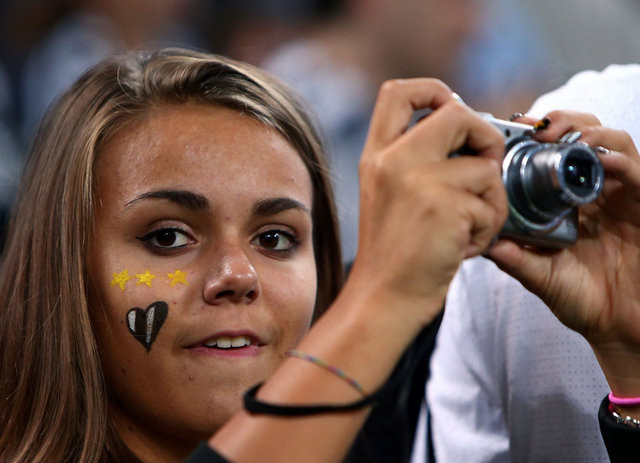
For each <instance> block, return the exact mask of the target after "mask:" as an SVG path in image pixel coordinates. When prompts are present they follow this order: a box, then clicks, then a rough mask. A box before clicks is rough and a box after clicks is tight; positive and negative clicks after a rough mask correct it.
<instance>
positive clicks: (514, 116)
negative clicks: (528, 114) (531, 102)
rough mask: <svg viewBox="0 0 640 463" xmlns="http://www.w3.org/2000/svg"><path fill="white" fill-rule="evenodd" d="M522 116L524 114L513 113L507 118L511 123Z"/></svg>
mask: <svg viewBox="0 0 640 463" xmlns="http://www.w3.org/2000/svg"><path fill="white" fill-rule="evenodd" d="M522 116H524V113H513V114H512V115H511V117H509V120H510V121H511V122H513V121H515V120H516V119H520V118H521V117H522Z"/></svg>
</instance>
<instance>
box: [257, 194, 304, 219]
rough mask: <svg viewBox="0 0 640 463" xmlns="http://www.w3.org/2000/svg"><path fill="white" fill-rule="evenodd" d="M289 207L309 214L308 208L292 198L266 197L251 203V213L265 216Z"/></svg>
mask: <svg viewBox="0 0 640 463" xmlns="http://www.w3.org/2000/svg"><path fill="white" fill-rule="evenodd" d="M289 209H297V210H300V211H302V212H306V213H307V214H310V213H311V212H310V211H309V208H307V207H306V206H305V205H304V204H302V203H301V202H299V201H296V200H295V199H292V198H266V199H261V200H259V201H256V202H255V204H254V205H253V210H252V212H253V215H254V216H257V217H266V216H270V215H276V214H278V213H280V212H283V211H287V210H289Z"/></svg>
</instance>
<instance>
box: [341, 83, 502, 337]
mask: <svg viewBox="0 0 640 463" xmlns="http://www.w3.org/2000/svg"><path fill="white" fill-rule="evenodd" d="M427 108H428V109H431V110H432V112H431V113H430V114H429V115H428V116H427V117H424V118H423V119H421V120H420V121H419V122H418V123H417V124H415V125H414V126H412V127H409V126H410V123H411V119H412V117H413V115H414V111H415V110H419V109H427ZM462 146H467V147H469V148H470V149H472V150H473V151H475V152H476V153H477V156H461V157H457V158H455V159H450V158H448V155H449V154H450V153H452V152H454V151H456V150H458V149H459V148H461V147H462ZM503 153H504V138H503V137H502V135H501V134H500V133H499V131H498V130H496V129H495V128H494V127H493V126H492V125H491V124H489V123H488V122H486V121H484V120H483V119H482V118H481V117H479V116H478V115H477V114H476V113H475V112H473V111H472V110H470V109H469V108H468V107H467V106H465V105H464V104H462V103H461V102H460V101H459V100H458V99H456V97H455V95H454V94H453V93H452V92H451V90H450V89H448V88H447V87H446V86H445V85H444V84H442V83H441V82H439V81H436V80H433V79H411V80H396V81H389V82H387V83H385V84H384V85H383V86H382V89H381V91H380V94H379V97H378V101H377V103H376V107H375V109H374V113H373V116H372V120H371V126H370V130H369V135H368V138H367V142H366V145H365V148H364V151H363V155H362V159H361V162H360V189H361V200H360V234H359V245H358V254H357V257H356V260H355V263H354V266H353V268H352V271H351V275H350V278H349V282H348V283H347V285H348V286H349V285H351V286H354V285H357V288H358V289H357V290H358V291H370V292H374V293H377V294H383V295H384V297H385V298H389V300H394V301H397V304H396V305H397V306H398V307H400V306H401V303H403V302H411V303H412V304H413V305H414V306H418V305H421V306H422V309H421V310H422V312H423V315H422V320H419V323H420V324H426V323H428V322H430V321H431V319H432V318H433V317H434V316H435V314H436V313H437V311H438V310H439V309H440V307H441V304H442V302H443V300H444V296H445V294H446V291H447V288H448V285H449V282H450V280H451V278H452V277H453V275H454V274H455V272H456V270H457V268H458V266H459V264H460V263H461V261H462V260H463V259H465V258H467V257H471V256H475V255H477V254H479V253H481V252H483V251H484V250H485V249H486V248H487V247H488V245H489V244H490V243H491V241H492V239H493V237H494V236H495V235H496V234H497V233H498V231H499V230H500V229H501V227H502V225H503V223H504V221H505V220H506V214H507V202H506V194H505V191H504V187H503V185H502V182H501V179H500V164H499V161H500V160H501V159H502V157H503ZM425 300H428V301H433V304H432V305H433V309H432V310H431V311H428V313H424V312H425V309H424V307H426V306H428V305H429V304H427V303H425ZM408 312H412V310H409V311H408ZM419 314H420V311H419V310H413V312H412V313H411V314H410V315H411V316H416V315H419ZM397 315H398V316H401V315H402V313H401V312H400V311H399V313H398V314H397ZM418 328H419V326H418Z"/></svg>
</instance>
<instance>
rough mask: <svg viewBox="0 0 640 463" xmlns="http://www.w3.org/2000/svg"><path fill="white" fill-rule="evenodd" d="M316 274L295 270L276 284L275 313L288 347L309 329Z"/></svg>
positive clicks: (313, 302)
mask: <svg viewBox="0 0 640 463" xmlns="http://www.w3.org/2000/svg"><path fill="white" fill-rule="evenodd" d="M316 287H317V282H316V274H315V271H314V272H306V273H305V272H297V273H296V274H294V275H292V277H291V278H287V279H286V280H285V281H282V282H281V284H279V285H278V286H277V288H278V289H277V291H276V294H275V296H274V298H275V300H276V304H275V314H276V317H277V319H278V324H279V326H280V328H281V330H282V335H283V338H284V339H286V343H287V344H289V345H288V346H286V347H287V348H288V347H291V346H292V345H295V344H297V343H298V342H299V341H300V339H302V337H303V336H304V335H305V334H306V333H307V331H308V330H309V325H310V324H311V319H312V317H313V310H314V307H315V302H316Z"/></svg>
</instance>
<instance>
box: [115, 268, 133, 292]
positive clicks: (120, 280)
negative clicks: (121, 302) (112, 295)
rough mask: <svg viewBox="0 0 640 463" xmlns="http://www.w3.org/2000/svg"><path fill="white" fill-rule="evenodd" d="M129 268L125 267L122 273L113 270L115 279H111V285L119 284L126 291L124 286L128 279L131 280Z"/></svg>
mask: <svg viewBox="0 0 640 463" xmlns="http://www.w3.org/2000/svg"><path fill="white" fill-rule="evenodd" d="M130 279H131V277H130V276H129V270H127V269H124V270H123V271H122V272H120V273H116V272H113V280H111V286H116V285H118V286H119V287H120V289H121V290H123V291H124V286H125V285H126V284H127V281H128V280H130Z"/></svg>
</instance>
